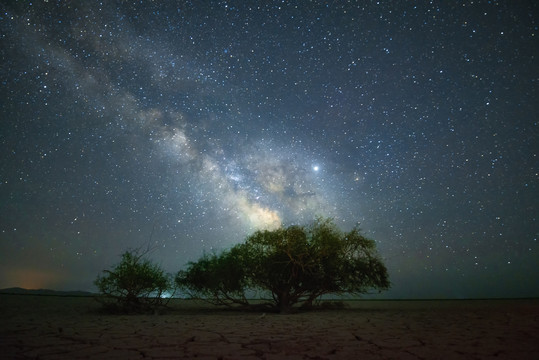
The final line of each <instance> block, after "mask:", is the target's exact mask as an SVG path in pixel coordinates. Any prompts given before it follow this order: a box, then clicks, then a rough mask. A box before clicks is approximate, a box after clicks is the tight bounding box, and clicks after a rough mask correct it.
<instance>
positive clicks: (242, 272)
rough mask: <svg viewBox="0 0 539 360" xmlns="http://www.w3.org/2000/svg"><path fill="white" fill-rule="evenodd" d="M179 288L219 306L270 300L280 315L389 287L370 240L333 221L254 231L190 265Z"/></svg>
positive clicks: (182, 273)
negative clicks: (327, 298) (254, 296)
mask: <svg viewBox="0 0 539 360" xmlns="http://www.w3.org/2000/svg"><path fill="white" fill-rule="evenodd" d="M175 280H176V284H177V285H178V287H180V288H182V289H184V290H186V291H187V292H189V293H190V294H191V295H192V296H194V297H199V298H203V299H206V300H208V301H210V302H213V303H215V304H222V305H234V304H238V305H249V304H250V303H249V301H248V300H247V295H246V294H247V293H248V292H252V291H258V292H261V293H262V295H269V297H271V301H270V302H269V303H268V304H266V305H267V306H271V307H273V308H276V309H278V310H279V311H280V312H290V311H292V309H293V307H294V306H302V307H310V306H312V304H313V301H314V300H315V299H317V298H318V297H320V296H322V295H326V294H333V295H343V294H356V295H358V294H364V293H366V292H368V291H370V290H372V289H376V290H385V289H388V288H389V286H390V283H389V277H388V273H387V269H386V267H385V265H384V264H383V262H382V260H381V258H380V257H379V255H378V253H377V251H376V244H375V242H374V240H371V239H367V238H366V237H364V236H363V235H361V234H360V231H359V229H358V228H354V229H353V230H351V231H349V232H342V231H341V230H339V229H338V228H337V226H336V225H335V223H334V222H333V221H332V220H331V219H323V218H319V219H317V220H316V221H315V222H313V223H312V224H311V225H309V226H298V225H293V226H289V227H286V228H285V227H281V228H278V229H276V230H271V231H270V230H263V231H256V232H255V233H254V234H252V235H250V236H249V237H248V238H247V239H246V241H245V242H244V243H240V244H237V245H235V246H234V247H232V248H231V249H229V250H225V251H223V252H221V253H220V254H212V255H207V254H206V255H204V256H202V258H200V259H199V260H198V261H196V262H190V263H189V264H188V266H187V268H186V270H183V271H180V272H179V273H178V274H177V276H176V279H175Z"/></svg>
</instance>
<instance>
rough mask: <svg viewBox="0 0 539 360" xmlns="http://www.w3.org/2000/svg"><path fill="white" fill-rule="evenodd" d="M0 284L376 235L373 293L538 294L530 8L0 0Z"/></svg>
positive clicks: (534, 42)
mask: <svg viewBox="0 0 539 360" xmlns="http://www.w3.org/2000/svg"><path fill="white" fill-rule="evenodd" d="M0 9H1V14H0V56H1V66H0V80H1V83H0V104H1V106H0V111H1V112H0V154H1V162H0V288H5V287H11V286H21V287H26V288H53V289H58V290H76V289H77V290H90V291H94V290H96V289H95V287H94V286H93V284H92V282H93V280H94V279H95V278H96V276H97V274H98V273H99V272H100V271H101V270H103V269H106V268H110V267H111V266H112V265H114V264H115V263H117V262H118V261H119V259H120V257H119V256H120V255H121V253H122V252H123V251H125V250H126V249H129V248H137V247H140V246H143V247H144V246H147V245H148V244H151V246H152V247H153V248H154V251H153V252H152V254H151V258H152V259H153V260H154V261H155V262H157V263H159V264H160V265H161V266H162V267H163V268H164V269H165V270H166V271H168V272H171V273H175V272H177V271H178V270H180V269H181V268H183V267H184V266H185V264H186V263H187V262H188V261H194V260H196V259H198V257H199V256H201V255H202V254H203V253H204V252H212V251H220V250H222V249H225V248H228V247H230V246H232V245H234V244H236V243H238V242H241V241H243V240H244V239H245V238H246V236H248V235H249V234H251V233H252V232H253V231H255V230H257V229H264V228H266V229H272V228H275V227H277V226H279V225H290V224H298V223H301V224H303V223H308V222H310V221H312V220H313V219H314V218H315V217H316V216H325V217H333V218H334V219H335V222H336V223H337V224H338V226H339V227H340V228H341V229H343V230H350V229H351V228H353V227H354V226H356V225H357V224H359V226H360V227H361V228H362V229H363V232H364V234H365V235H367V236H368V237H370V238H373V239H375V240H376V241H377V247H378V250H379V252H380V254H381V256H382V257H383V259H384V261H385V263H386V265H387V267H388V270H389V273H390V278H391V281H392V284H393V285H392V289H391V290H390V291H387V292H384V293H382V294H381V295H378V297H381V298H469V297H530V296H539V286H538V284H539V272H538V271H537V269H538V265H539V244H538V241H537V238H538V236H539V229H538V225H537V221H536V220H537V219H536V218H537V215H538V208H537V203H538V199H539V196H538V184H537V180H538V178H539V173H538V172H539V162H538V160H539V159H538V150H539V145H538V133H539V132H538V123H537V122H538V101H537V99H539V94H538V85H539V61H538V58H539V51H538V50H539V46H538V45H539V44H538V38H539V29H538V26H539V24H538V23H537V22H538V15H539V6H538V5H537V3H536V2H534V1H430V2H429V1H239V0H238V1H162V2H159V1H155V2H153V1H102V2H99V1H54V0H48V1H46V0H35V1H6V2H2V5H0Z"/></svg>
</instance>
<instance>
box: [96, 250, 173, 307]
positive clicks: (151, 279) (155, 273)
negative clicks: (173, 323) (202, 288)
mask: <svg viewBox="0 0 539 360" xmlns="http://www.w3.org/2000/svg"><path fill="white" fill-rule="evenodd" d="M147 252H148V251H146V252H142V253H141V252H140V249H139V250H134V251H126V252H125V253H123V255H122V261H121V262H120V263H119V264H118V265H116V266H115V267H114V268H113V269H112V270H104V271H103V275H98V277H97V279H96V280H95V281H94V284H95V285H96V286H97V288H98V289H99V291H100V293H101V294H102V297H100V298H98V299H99V300H100V301H102V302H103V305H104V306H105V307H106V308H107V309H108V310H113V311H120V312H128V313H130V312H146V311H155V310H156V309H158V308H159V307H162V306H164V305H166V301H168V300H167V299H166V298H164V295H165V293H166V292H167V291H169V290H170V289H171V288H172V284H173V282H172V279H171V277H170V275H168V274H166V273H165V272H164V271H163V270H162V269H161V268H160V267H159V265H157V264H154V263H152V262H151V261H150V260H148V259H145V258H144V256H145V255H146V253H147Z"/></svg>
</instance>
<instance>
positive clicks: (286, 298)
mask: <svg viewBox="0 0 539 360" xmlns="http://www.w3.org/2000/svg"><path fill="white" fill-rule="evenodd" d="M279 312H280V313H281V314H289V313H291V312H292V304H291V303H290V293H289V292H288V291H283V292H281V295H280V296H279Z"/></svg>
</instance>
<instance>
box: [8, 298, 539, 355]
mask: <svg viewBox="0 0 539 360" xmlns="http://www.w3.org/2000/svg"><path fill="white" fill-rule="evenodd" d="M169 305H170V306H171V307H172V309H171V311H169V312H168V313H167V314H164V315H129V316H124V315H105V314H101V313H99V312H98V311H97V309H98V306H99V305H98V304H97V303H96V302H95V300H94V299H92V298H76V297H71V298H70V297H50V296H41V297H40V296H20V295H19V296H16V295H0V315H1V318H0V357H1V358H2V359H253V360H255V359H268V360H269V359H539V300H503V301H502V300H490V301H478V300H475V301H354V302H349V307H348V308H346V309H341V310H326V311H315V312H310V313H301V314H293V315H277V314H266V315H261V314H259V313H245V312H231V311H222V310H218V309H215V308H213V309H212V308H210V307H206V308H204V307H201V305H200V304H197V303H195V302H192V301H185V300H173V302H171V304H169Z"/></svg>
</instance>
